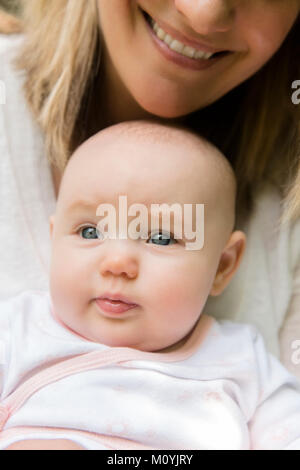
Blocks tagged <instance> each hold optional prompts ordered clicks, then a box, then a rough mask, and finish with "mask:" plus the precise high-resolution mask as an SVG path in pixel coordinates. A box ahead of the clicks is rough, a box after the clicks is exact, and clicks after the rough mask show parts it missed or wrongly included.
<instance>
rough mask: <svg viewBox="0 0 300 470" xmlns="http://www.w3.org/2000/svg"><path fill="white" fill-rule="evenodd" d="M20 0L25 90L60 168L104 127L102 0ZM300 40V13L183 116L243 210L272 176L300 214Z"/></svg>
mask: <svg viewBox="0 0 300 470" xmlns="http://www.w3.org/2000/svg"><path fill="white" fill-rule="evenodd" d="M23 2H24V25H25V32H26V40H25V43H24V47H23V50H22V51H21V52H20V55H19V58H18V61H17V65H18V67H19V68H21V69H22V70H24V71H25V72H26V81H25V94H26V97H27V100H28V103H29V105H30V107H31V109H32V111H33V113H34V115H35V117H36V119H37V121H38V123H39V124H40V126H41V128H42V130H43V131H44V133H45V140H46V148H47V153H48V157H49V160H50V162H51V163H53V164H54V165H55V166H57V167H58V168H59V169H60V170H63V169H64V167H65V165H66V163H67V161H68V159H69V158H70V155H71V154H72V152H73V151H74V150H75V149H76V147H77V146H78V145H80V144H81V143H82V142H83V141H84V140H85V139H87V138H88V137H90V136H91V135H92V134H93V133H95V132H96V131H97V130H99V129H97V128H95V127H93V126H95V122H96V120H95V119H93V113H94V116H95V113H96V112H97V108H99V102H98V101H97V100H94V102H93V100H92V98H93V97H95V95H96V93H97V91H98V92H99V89H98V90H97V86H98V85H97V84H98V82H99V74H100V71H101V70H100V66H101V63H100V59H101V40H100V33H99V19H98V18H99V16H98V8H97V6H98V5H97V0H75V1H74V0H23ZM299 45H300V28H299V23H298V21H297V22H296V23H295V25H294V27H293V28H292V30H291V32H290V33H289V35H288V37H287V39H286V40H285V42H284V44H283V45H282V46H281V48H280V50H279V51H278V52H277V53H276V54H275V55H274V57H273V58H272V59H271V60H270V61H269V62H268V63H267V64H266V65H265V66H264V67H263V68H262V69H261V70H260V71H259V72H258V73H257V74H255V76H254V77H252V78H250V79H249V80H247V81H246V82H245V83H243V84H242V85H240V86H239V87H237V88H236V89H235V90H233V91H232V92H230V93H228V94H227V95H226V96H225V97H224V98H222V99H221V100H218V102H216V103H214V104H213V105H211V106H209V107H208V108H205V109H203V110H199V111H197V112H196V113H193V114H192V115H190V116H188V117H187V118H186V125H187V126H188V127H190V128H191V129H192V130H196V131H197V132H199V133H201V134H202V135H203V136H204V137H206V138H208V139H209V140H211V141H212V142H213V143H214V144H215V145H216V146H218V147H219V148H220V150H221V151H222V152H223V153H225V155H226V156H227V158H228V159H229V161H230V162H231V164H232V166H233V168H234V170H235V173H236V177H237V182H238V203H237V208H238V210H239V211H240V212H241V213H242V212H244V213H245V214H248V215H249V212H250V211H251V209H252V207H253V192H254V189H255V188H256V187H257V186H258V185H259V184H260V183H262V182H263V181H264V180H265V179H266V178H267V179H270V180H273V181H276V183H279V185H280V188H281V190H282V195H283V204H284V207H285V211H284V216H283V219H282V220H283V221H287V220H292V219H296V217H298V216H299V215H300V163H299V154H300V152H299V117H300V107H297V106H295V105H293V104H292V102H291V94H292V92H291V84H292V82H293V81H294V80H295V79H297V78H300V62H299V59H298V58H299V52H300V51H299ZM96 90H97V91H96ZM93 123H94V124H93Z"/></svg>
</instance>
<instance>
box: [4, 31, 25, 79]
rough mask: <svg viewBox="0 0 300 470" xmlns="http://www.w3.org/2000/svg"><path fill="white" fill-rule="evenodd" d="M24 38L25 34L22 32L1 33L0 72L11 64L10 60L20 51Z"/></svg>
mask: <svg viewBox="0 0 300 470" xmlns="http://www.w3.org/2000/svg"><path fill="white" fill-rule="evenodd" d="M23 40H24V36H23V35H22V34H10V35H7V34H0V57H1V60H0V64H1V66H0V73H2V72H3V71H4V70H5V69H6V66H7V65H9V63H10V60H11V59H12V58H13V55H14V54H16V53H17V52H18V49H19V47H20V46H21V44H22V42H23Z"/></svg>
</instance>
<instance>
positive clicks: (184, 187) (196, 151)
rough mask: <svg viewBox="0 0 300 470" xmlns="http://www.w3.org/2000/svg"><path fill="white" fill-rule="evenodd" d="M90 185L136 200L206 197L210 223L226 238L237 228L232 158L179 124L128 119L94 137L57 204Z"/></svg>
mask: <svg viewBox="0 0 300 470" xmlns="http://www.w3.org/2000/svg"><path fill="white" fill-rule="evenodd" d="M97 187H98V188H97ZM85 189H88V191H89V192H90V193H93V195H95V194H96V193H97V189H98V190H99V192H98V194H99V195H100V194H101V198H102V199H105V201H106V202H108V201H109V195H107V197H105V194H106V193H109V192H110V191H112V192H113V193H115V194H127V195H128V198H130V196H131V195H132V202H133V203H143V202H144V201H145V200H146V201H147V202H151V203H153V204H155V203H157V202H160V203H162V202H165V203H175V202H177V201H184V203H186V204H196V203H199V204H200V203H202V204H205V205H206V214H205V217H206V219H205V222H206V224H207V223H209V221H212V222H213V221H214V223H213V224H212V225H213V226H214V230H218V231H219V232H220V233H221V232H222V233H223V234H224V237H225V238H224V239H223V241H224V240H227V238H228V236H229V235H230V233H231V232H232V230H233V228H234V222H235V199H236V180H235V176H234V172H233V170H232V168H231V166H230V164H229V162H228V160H227V159H226V158H225V157H224V156H223V155H222V154H221V153H220V152H219V150H218V149H217V148H216V147H214V146H213V145H212V144H210V143H209V142H207V141H206V140H205V139H203V138H201V137H199V136H198V135H196V134H195V133H193V132H191V131H189V130H186V129H185V128H183V127H180V126H177V125H176V126H170V125H163V124H160V123H156V122H154V121H153V122H152V121H133V122H126V123H121V124H118V125H115V126H112V127H109V128H106V129H105V130H103V131H101V132H99V133H98V134H96V135H95V136H93V137H92V138H90V139H89V140H88V141H86V142H85V143H84V144H83V145H81V147H79V148H78V149H77V151H76V152H75V154H74V155H73V156H72V158H71V159H70V161H69V163H68V165H67V168H66V170H65V173H64V176H63V180H62V184H61V188H60V193H59V198H58V207H59V206H61V205H62V206H65V205H66V204H69V203H71V200H72V198H76V197H80V196H81V192H84V190H85ZM58 211H59V209H58ZM207 211H208V212H207ZM217 219H218V224H216V220H217ZM222 238H223V237H222Z"/></svg>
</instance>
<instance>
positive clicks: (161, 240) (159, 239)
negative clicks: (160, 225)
mask: <svg viewBox="0 0 300 470" xmlns="http://www.w3.org/2000/svg"><path fill="white" fill-rule="evenodd" d="M149 240H153V242H152V243H151V242H149ZM147 243H150V244H151V245H160V246H168V245H173V244H174V243H177V241H176V240H175V239H174V237H173V236H172V235H169V234H166V233H162V232H157V233H156V234H154V235H151V237H150V238H149V239H148V240H147Z"/></svg>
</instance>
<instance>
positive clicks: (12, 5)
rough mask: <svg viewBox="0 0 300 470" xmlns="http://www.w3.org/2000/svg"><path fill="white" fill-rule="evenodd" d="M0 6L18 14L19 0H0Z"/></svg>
mask: <svg viewBox="0 0 300 470" xmlns="http://www.w3.org/2000/svg"><path fill="white" fill-rule="evenodd" d="M0 8H3V9H4V10H6V11H9V12H11V13H15V14H18V13H19V12H20V0H0Z"/></svg>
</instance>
